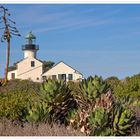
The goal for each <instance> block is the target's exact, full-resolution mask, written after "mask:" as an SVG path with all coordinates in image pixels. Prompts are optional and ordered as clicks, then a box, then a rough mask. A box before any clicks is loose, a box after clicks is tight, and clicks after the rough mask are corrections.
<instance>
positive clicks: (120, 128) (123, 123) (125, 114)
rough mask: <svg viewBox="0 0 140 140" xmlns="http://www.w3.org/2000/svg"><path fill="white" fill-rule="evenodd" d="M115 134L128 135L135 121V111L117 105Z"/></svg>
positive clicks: (114, 119) (114, 125) (115, 110)
mask: <svg viewBox="0 0 140 140" xmlns="http://www.w3.org/2000/svg"><path fill="white" fill-rule="evenodd" d="M113 116H114V118H113V125H112V129H113V134H114V135H116V136H120V135H121V136H122V135H127V134H128V133H129V132H130V129H131V128H132V126H133V125H134V123H135V120H136V119H135V116H134V112H133V111H132V110H130V109H129V108H126V107H123V106H121V105H119V106H118V105H117V107H116V108H115V109H114V115H113Z"/></svg>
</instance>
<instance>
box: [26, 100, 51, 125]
mask: <svg viewBox="0 0 140 140" xmlns="http://www.w3.org/2000/svg"><path fill="white" fill-rule="evenodd" d="M50 111H51V107H49V106H47V104H46V103H43V102H35V103H33V104H28V107H27V112H26V117H25V118H26V120H27V121H28V122H29V123H37V122H41V121H45V119H46V118H48V117H49V113H50Z"/></svg>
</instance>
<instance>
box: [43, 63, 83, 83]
mask: <svg viewBox="0 0 140 140" xmlns="http://www.w3.org/2000/svg"><path fill="white" fill-rule="evenodd" d="M42 77H43V79H59V80H65V81H69V80H72V81H77V80H81V79H82V78H83V75H82V74H81V73H80V72H78V71H77V70H75V69H74V68H72V67H71V66H69V65H67V64H65V63H64V62H63V61H61V62H59V63H58V64H56V65H55V66H53V67H52V68H51V69H50V70H48V71H46V72H45V73H43V74H42Z"/></svg>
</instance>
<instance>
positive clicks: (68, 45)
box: [0, 4, 140, 79]
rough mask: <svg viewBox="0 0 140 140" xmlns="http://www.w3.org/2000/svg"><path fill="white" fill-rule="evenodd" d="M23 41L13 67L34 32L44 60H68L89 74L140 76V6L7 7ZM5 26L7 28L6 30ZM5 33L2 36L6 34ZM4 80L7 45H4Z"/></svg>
mask: <svg viewBox="0 0 140 140" xmlns="http://www.w3.org/2000/svg"><path fill="white" fill-rule="evenodd" d="M4 6H5V7H6V8H8V9H9V11H10V12H11V18H12V19H14V20H15V21H16V23H17V24H16V26H17V28H18V29H19V31H20V33H21V35H22V37H13V38H12V40H11V57H10V65H12V64H13V63H14V62H16V61H18V60H20V59H22V58H23V52H22V50H21V46H22V45H24V44H25V43H26V40H25V38H24V37H25V36H26V34H27V33H28V32H29V31H31V30H32V32H33V33H34V34H35V35H36V37H37V40H36V44H38V45H39V46H40V50H39V51H38V58H39V59H41V60H46V61H47V60H51V61H54V62H55V63H57V62H59V61H61V60H63V61H64V62H66V63H68V64H69V65H71V66H72V67H74V68H75V69H77V70H79V71H80V72H81V73H83V75H84V77H88V76H90V75H95V74H96V75H100V76H102V77H103V78H107V77H109V76H117V77H119V78H120V79H123V78H124V77H126V76H131V75H133V74H137V73H139V72H140V5H138V4H137V5H132V4H127V5H125V4H122V5H119V4H114V5H113V4H112V5H111V4H98V5H97V4H90V5H88V4H81V5H79V4H63V5H62V4H52V5H50V4H42V5H41V4H40V5H39V4H31V5H30V4H17V5H15V4H7V5H4ZM0 27H1V26H0ZM1 34H2V31H0V35H1ZM0 48H1V49H0V77H3V75H4V68H5V59H6V58H5V54H6V52H5V51H6V43H0Z"/></svg>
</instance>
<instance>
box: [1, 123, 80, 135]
mask: <svg viewBox="0 0 140 140" xmlns="http://www.w3.org/2000/svg"><path fill="white" fill-rule="evenodd" d="M0 136H83V134H82V133H80V132H78V131H76V130H74V129H72V128H66V127H65V126H58V125H56V124H55V125H53V126H52V127H51V126H50V125H49V124H45V123H42V124H41V123H40V124H39V125H38V126H37V125H35V124H34V125H31V124H24V126H19V125H17V124H15V123H12V122H10V121H8V120H2V121H1V122H0Z"/></svg>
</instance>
